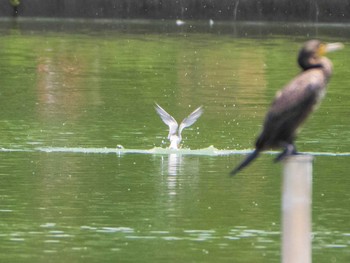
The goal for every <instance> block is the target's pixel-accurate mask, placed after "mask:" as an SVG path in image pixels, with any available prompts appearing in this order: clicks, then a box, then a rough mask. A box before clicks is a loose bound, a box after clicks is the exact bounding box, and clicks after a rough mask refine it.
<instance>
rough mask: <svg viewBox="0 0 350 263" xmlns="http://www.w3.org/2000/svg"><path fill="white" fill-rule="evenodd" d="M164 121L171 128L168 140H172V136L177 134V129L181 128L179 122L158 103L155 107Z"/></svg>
mask: <svg viewBox="0 0 350 263" xmlns="http://www.w3.org/2000/svg"><path fill="white" fill-rule="evenodd" d="M154 108H155V109H156V111H157V113H158V115H159V116H160V118H161V119H162V121H163V122H164V123H165V124H166V125H168V126H169V135H168V139H169V138H170V136H171V135H173V134H175V133H176V131H177V127H178V126H179V125H178V124H177V121H176V120H175V119H174V118H173V116H171V115H170V114H169V113H167V112H166V111H165V110H164V109H163V108H162V107H161V106H159V105H158V104H157V103H156V106H155V107H154Z"/></svg>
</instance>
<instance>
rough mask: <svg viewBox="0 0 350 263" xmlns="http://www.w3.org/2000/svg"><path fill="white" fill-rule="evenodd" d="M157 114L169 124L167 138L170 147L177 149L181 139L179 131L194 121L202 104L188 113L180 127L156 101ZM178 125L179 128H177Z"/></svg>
mask: <svg viewBox="0 0 350 263" xmlns="http://www.w3.org/2000/svg"><path fill="white" fill-rule="evenodd" d="M154 108H155V109H156V111H157V113H158V114H159V116H160V118H161V119H162V120H163V122H164V123H165V124H166V125H168V126H169V134H168V139H169V140H170V146H169V148H170V149H179V144H180V142H181V140H182V138H181V132H182V130H183V129H184V128H186V127H190V126H191V125H192V124H193V123H195V122H196V120H197V119H198V118H199V117H200V116H201V115H202V113H203V109H202V106H200V107H198V108H197V109H196V110H194V111H193V112H192V113H191V114H190V115H188V117H187V118H185V119H184V120H183V121H182V122H181V124H180V127H179V125H178V124H177V122H176V120H175V119H174V118H173V116H171V115H170V114H169V113H167V112H166V111H165V110H164V109H163V108H162V107H160V106H159V105H158V104H157V103H156V106H155V107H154ZM178 127H179V129H178Z"/></svg>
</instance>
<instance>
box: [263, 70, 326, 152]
mask: <svg viewBox="0 0 350 263" xmlns="http://www.w3.org/2000/svg"><path fill="white" fill-rule="evenodd" d="M324 83H325V82H324V78H323V77H322V76H320V75H318V74H317V73H316V72H305V73H304V74H301V75H299V76H298V77H297V78H296V79H294V80H293V81H292V82H290V83H289V84H288V85H287V86H285V88H284V89H283V90H281V91H279V92H277V95H276V97H275V100H274V101H273V103H272V105H271V108H270V110H269V112H268V113H267V115H266V119H265V123H264V128H263V132H262V134H261V135H260V137H259V139H258V141H257V147H259V148H260V147H263V145H269V146H277V145H274V144H275V142H280V141H285V142H289V141H291V140H293V139H294V136H295V133H296V130H297V128H298V127H299V126H300V124H302V123H303V122H304V120H305V119H306V118H307V117H308V115H309V114H310V113H311V112H312V111H313V109H314V107H315V106H316V104H317V102H318V100H319V99H320V94H322V93H323V91H322V90H323V89H324V88H325V84H324Z"/></svg>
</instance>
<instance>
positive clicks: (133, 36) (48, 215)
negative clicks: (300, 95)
mask: <svg viewBox="0 0 350 263" xmlns="http://www.w3.org/2000/svg"><path fill="white" fill-rule="evenodd" d="M349 32H350V26H349V25H343V24H339V25H303V24H269V23H267V24H254V23H245V24H231V23H225V24H224V23H221V24H220V23H216V24H214V26H212V27H210V26H209V24H208V23H207V22H206V21H203V22H191V21H189V22H187V24H185V25H184V26H182V27H177V26H176V25H175V21H157V22H156V21H106V20H99V21H85V20H69V21H65V20H50V19H47V20H35V19H19V20H15V21H12V20H0V72H1V73H0V76H1V77H0V146H1V147H2V148H1V149H0V156H1V158H0V181H1V188H0V251H1V253H0V262H238V263H244V262H247V263H248V262H259V263H260V262H269V263H270V262H280V258H281V255H280V250H281V236H280V231H281V212H280V197H281V190H280V189H281V176H280V175H281V171H282V169H281V165H280V164H273V163H272V159H273V157H272V156H271V155H270V154H264V155H262V156H261V157H260V158H259V159H258V160H257V161H256V162H254V163H253V164H252V165H251V166H250V167H248V168H247V169H246V170H244V171H242V173H240V174H238V175H237V176H236V177H234V178H230V177H229V176H228V173H229V171H230V170H231V169H232V168H233V167H234V166H235V165H236V164H237V163H238V162H239V161H241V160H242V158H243V155H242V154H239V151H242V150H247V149H248V150H249V149H251V148H252V145H253V143H254V140H255V137H256V136H257V134H258V133H259V131H260V128H261V123H262V120H263V118H264V115H265V113H266V110H267V108H268V107H269V105H270V103H271V100H272V98H273V97H274V94H275V92H276V91H277V90H278V89H280V88H281V87H282V86H283V85H285V84H286V83H287V82H288V81H289V80H290V79H291V78H292V77H294V76H295V75H296V74H297V73H298V72H299V71H300V70H299V69H298V67H297V65H296V54H297V51H298V49H299V47H300V45H301V44H302V43H303V42H304V41H306V40H308V39H311V38H318V39H322V40H324V41H332V42H334V41H339V42H343V43H344V45H345V49H344V50H342V51H340V52H338V53H334V54H331V55H330V56H329V58H330V59H331V60H332V61H333V64H334V74H333V77H332V79H331V82H330V84H329V86H328V93H327V96H326V98H325V100H324V101H323V103H322V105H321V107H320V108H319V109H318V111H317V112H316V113H315V114H314V115H313V116H312V117H311V118H310V119H309V120H308V122H307V123H306V124H305V125H304V127H303V129H302V131H301V133H300V135H299V137H298V140H297V146H298V149H299V150H300V151H302V152H313V153H315V154H316V159H315V162H314V177H313V181H314V182H313V261H314V262H321V263H322V262H325V263H326V262H327V263H329V262H348V261H349V260H350V203H349V200H350V191H349V185H350V177H349V176H348V175H349V169H350V164H349V155H348V154H347V153H349V152H350V139H349V137H350V118H349V116H350V114H349V113H350V107H349V106H350V77H349V76H350V59H349V58H350V48H349V47H350V45H349V42H350V34H349ZM155 102H157V103H159V104H160V105H161V106H162V107H164V108H165V109H166V110H167V111H168V112H169V113H171V114H172V115H173V116H174V117H175V118H176V119H177V120H178V121H181V119H182V118H184V117H185V116H187V115H188V114H189V113H190V112H192V111H193V110H194V109H195V108H196V107H198V106H200V105H203V108H204V114H203V116H201V117H200V119H199V120H198V121H197V122H196V123H195V124H194V125H193V126H191V127H190V128H187V129H185V130H184V132H183V137H184V138H183V139H184V140H183V142H182V147H183V148H185V149H187V150H188V149H191V150H199V151H197V152H194V153H195V154H192V155H191V152H184V153H186V154H177V153H169V152H166V151H165V152H162V151H160V152H159V147H160V148H163V149H165V148H166V147H167V146H168V141H167V138H166V136H167V132H168V130H167V127H166V125H164V124H163V123H162V121H161V120H160V118H159V116H158V115H157V114H156V112H155V110H154V103H155ZM117 147H118V148H119V149H124V150H123V152H122V153H119V154H118V152H117V151H116V152H114V151H113V150H106V149H116V148H117ZM58 149H59V150H58ZM79 149H80V150H79ZM84 149H85V150H84ZM89 149H94V150H89ZM128 149H136V151H132V152H131V153H130V152H128V151H127V150H128ZM152 149H158V154H154V153H153V152H152V151H153V150H152ZM213 149H215V151H214V152H213ZM191 150H189V151H191ZM216 150H218V151H219V154H216V153H217V152H216ZM220 150H221V151H222V153H225V154H220ZM228 150H229V151H233V152H234V151H235V150H239V151H238V152H237V153H238V154H226V153H227V152H225V151H228ZM180 153H181V150H180ZM212 153H214V154H212ZM322 153H327V154H322ZM328 153H329V154H328ZM338 153H339V155H337V154H338Z"/></svg>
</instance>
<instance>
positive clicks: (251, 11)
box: [0, 0, 350, 23]
mask: <svg viewBox="0 0 350 263" xmlns="http://www.w3.org/2000/svg"><path fill="white" fill-rule="evenodd" d="M10 2H12V5H11V4H10ZM0 15H2V16H12V15H19V16H25V17H28V16H29V17H71V18H113V19H130V18H132V19H185V20H188V19H189V20H197V19H203V20H208V19H214V20H226V21H227V20H229V21H285V22H293V21H294V22H296V21H297V22H314V23H317V22H333V23H334V22H335V23H339V22H348V21H350V3H349V2H348V1H342V0H333V1H327V0H317V1H316V0H309V1H303V0H295V1H292V2H291V1H287V0H279V1H274V0H269V1H257V0H233V1H229V0H219V1H217V0H186V1H184V0H175V1H173V0H141V1H140V0H100V1H95V0H75V1H71V0H65V1H45V0H31V1H16V0H12V1H2V2H1V3H0Z"/></svg>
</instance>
